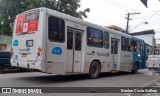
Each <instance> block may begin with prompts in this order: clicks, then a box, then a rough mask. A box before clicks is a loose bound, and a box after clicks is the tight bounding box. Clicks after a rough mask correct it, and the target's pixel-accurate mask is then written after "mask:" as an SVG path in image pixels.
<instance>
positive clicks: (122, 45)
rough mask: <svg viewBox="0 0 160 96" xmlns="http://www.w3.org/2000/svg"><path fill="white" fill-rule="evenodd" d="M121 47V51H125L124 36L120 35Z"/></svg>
mask: <svg viewBox="0 0 160 96" xmlns="http://www.w3.org/2000/svg"><path fill="white" fill-rule="evenodd" d="M121 49H122V51H126V38H125V37H121Z"/></svg>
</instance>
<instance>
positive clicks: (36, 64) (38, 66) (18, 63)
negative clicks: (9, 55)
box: [11, 59, 46, 72]
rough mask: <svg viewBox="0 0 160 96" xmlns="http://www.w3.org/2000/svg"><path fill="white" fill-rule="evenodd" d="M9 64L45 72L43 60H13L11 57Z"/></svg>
mask: <svg viewBox="0 0 160 96" xmlns="http://www.w3.org/2000/svg"><path fill="white" fill-rule="evenodd" d="M11 65H12V66H15V67H21V68H28V69H37V70H40V71H42V72H46V67H45V61H39V62H23V61H14V60H13V59H11Z"/></svg>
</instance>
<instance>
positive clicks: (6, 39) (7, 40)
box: [0, 35, 12, 51]
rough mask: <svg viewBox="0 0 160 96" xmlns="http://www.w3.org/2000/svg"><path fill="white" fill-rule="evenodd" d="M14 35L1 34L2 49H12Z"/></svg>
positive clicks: (0, 46)
mask: <svg viewBox="0 0 160 96" xmlns="http://www.w3.org/2000/svg"><path fill="white" fill-rule="evenodd" d="M11 44H12V37H11V36H6V35H0V51H11Z"/></svg>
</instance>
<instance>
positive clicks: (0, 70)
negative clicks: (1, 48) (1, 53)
mask: <svg viewBox="0 0 160 96" xmlns="http://www.w3.org/2000/svg"><path fill="white" fill-rule="evenodd" d="M3 72H4V67H3V66H2V65H0V74H1V73H3Z"/></svg>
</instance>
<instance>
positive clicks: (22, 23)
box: [16, 10, 39, 35]
mask: <svg viewBox="0 0 160 96" xmlns="http://www.w3.org/2000/svg"><path fill="white" fill-rule="evenodd" d="M38 21H39V10H36V11H31V12H29V13H26V14H22V15H19V16H18V17H17V23H16V35H22V34H30V33H34V32H36V31H37V30H38Z"/></svg>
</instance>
